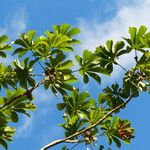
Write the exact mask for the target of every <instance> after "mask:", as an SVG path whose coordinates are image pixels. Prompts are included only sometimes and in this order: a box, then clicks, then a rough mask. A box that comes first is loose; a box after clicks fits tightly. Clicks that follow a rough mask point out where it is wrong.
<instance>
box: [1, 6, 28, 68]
mask: <svg viewBox="0 0 150 150" xmlns="http://www.w3.org/2000/svg"><path fill="white" fill-rule="evenodd" d="M4 22H5V21H4ZM26 27H27V14H26V10H25V9H24V8H20V9H19V10H17V11H16V12H14V14H13V15H12V17H11V18H10V20H9V21H8V22H5V23H4V26H0V36H1V35H3V34H5V35H7V36H9V38H10V40H13V39H16V38H17V36H18V35H19V34H20V33H22V32H24V31H25V30H26ZM13 60H14V58H13V57H12V56H11V55H9V54H8V56H7V59H1V62H2V63H4V64H5V65H8V64H10V63H11V62H12V61H13Z"/></svg>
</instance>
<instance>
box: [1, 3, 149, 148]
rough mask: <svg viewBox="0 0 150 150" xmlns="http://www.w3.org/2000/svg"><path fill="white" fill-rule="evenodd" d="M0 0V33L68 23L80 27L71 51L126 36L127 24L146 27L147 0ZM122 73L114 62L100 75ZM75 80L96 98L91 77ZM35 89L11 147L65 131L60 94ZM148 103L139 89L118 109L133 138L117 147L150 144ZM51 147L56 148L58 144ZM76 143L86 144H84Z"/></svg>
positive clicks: (128, 62)
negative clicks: (59, 107)
mask: <svg viewBox="0 0 150 150" xmlns="http://www.w3.org/2000/svg"><path fill="white" fill-rule="evenodd" d="M0 4H1V9H0V35H1V34H6V35H9V36H10V37H11V39H14V38H15V37H16V35H18V34H19V33H22V32H24V31H27V30H29V29H35V30H37V31H38V33H39V34H43V32H44V31H45V30H49V29H51V26H52V25H53V24H62V23H69V24H71V25H73V26H76V27H79V28H80V29H81V34H80V35H79V39H80V40H81V42H82V45H80V46H78V47H76V49H75V52H74V53H73V55H75V54H78V53H79V54H81V53H82V50H83V49H90V50H94V48H95V47H96V46H98V45H99V44H100V43H104V41H106V40H107V39H114V40H119V39H120V38H121V37H122V36H128V27H129V26H139V25H142V24H144V25H146V26H147V27H148V28H149V29H150V21H149V18H150V13H149V10H150V1H149V0H144V1H143V0H107V1H106V0H24V1H23V0H1V3H0ZM73 55H71V56H70V57H71V58H72V56H73ZM12 60H13V58H12V57H11V56H9V57H8V59H7V60H1V61H2V62H4V63H5V64H9V63H10V62H11V61H12ZM132 60H133V57H132V55H131V56H126V57H122V58H121V59H120V60H119V61H120V63H121V64H122V65H123V66H125V67H126V68H128V67H130V66H132V65H133V61H132ZM121 75H122V71H121V70H118V68H115V71H114V73H113V76H112V77H111V78H104V81H103V84H104V86H105V85H107V84H110V83H112V82H116V81H119V78H120V77H121ZM78 86H79V87H80V88H81V90H82V91H85V90H89V91H90V92H91V95H92V96H93V97H94V98H96V97H97V95H95V93H94V91H93V90H92V89H91V88H90V87H93V86H98V85H97V84H96V83H95V82H90V84H88V85H86V86H81V84H80V85H78ZM101 88H102V87H100V88H98V89H97V91H100V90H101ZM34 94H35V102H36V104H37V110H36V111H35V112H32V113H31V114H32V117H31V118H26V117H21V118H20V122H19V124H17V126H16V128H17V133H16V135H15V137H14V142H13V143H12V144H10V145H9V150H39V149H40V148H41V147H42V146H44V145H45V144H46V143H48V142H49V141H52V140H54V139H58V138H60V137H63V130H62V129H61V128H60V127H59V126H58V124H59V123H60V122H62V121H63V120H62V117H61V115H62V113H61V112H57V109H56V104H57V102H60V101H61V99H56V98H55V97H54V96H53V94H52V93H51V92H50V91H46V92H45V91H44V89H42V88H40V89H38V90H36V91H35V93H34ZM149 106H150V101H149V95H148V94H142V95H141V96H140V97H139V98H137V99H135V100H133V101H132V102H131V103H130V104H129V105H128V106H127V108H126V109H124V110H123V111H122V112H121V114H120V116H121V117H122V118H124V119H125V118H127V119H129V120H131V122H132V125H133V127H134V128H135V129H136V138H135V139H133V141H132V143H131V144H130V145H123V146H122V148H121V150H140V149H143V150H146V149H148V148H149V132H150V131H149V127H150V120H149V117H148V116H149V114H150V109H149ZM113 148H114V149H117V148H116V147H113ZM52 149H53V150H57V149H59V146H58V147H55V148H52ZM75 149H77V150H78V149H80V150H85V149H86V148H85V146H83V145H82V146H78V147H77V148H75ZM96 149H98V148H96Z"/></svg>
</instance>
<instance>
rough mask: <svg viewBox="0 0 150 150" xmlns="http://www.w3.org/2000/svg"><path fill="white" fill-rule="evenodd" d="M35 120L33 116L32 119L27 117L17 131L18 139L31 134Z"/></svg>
mask: <svg viewBox="0 0 150 150" xmlns="http://www.w3.org/2000/svg"><path fill="white" fill-rule="evenodd" d="M33 119H34V116H33V115H32V117H31V118H29V117H26V116H25V118H24V121H23V123H21V125H20V126H19V127H18V128H17V129H16V135H15V136H16V138H19V137H26V136H28V135H29V134H30V132H31V130H32V124H33Z"/></svg>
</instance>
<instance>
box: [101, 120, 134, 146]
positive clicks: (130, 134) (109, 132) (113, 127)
mask: <svg viewBox="0 0 150 150" xmlns="http://www.w3.org/2000/svg"><path fill="white" fill-rule="evenodd" d="M100 126H101V129H102V130H104V132H105V133H106V137H107V139H108V141H109V144H110V145H111V144H112V142H114V143H115V144H116V146H117V147H118V148H120V147H121V141H123V142H125V143H130V141H131V139H132V138H134V129H133V128H132V127H131V123H130V122H129V121H128V120H121V119H120V118H119V117H114V118H113V120H107V122H106V121H105V123H103V124H101V125H100ZM120 140H121V141H120Z"/></svg>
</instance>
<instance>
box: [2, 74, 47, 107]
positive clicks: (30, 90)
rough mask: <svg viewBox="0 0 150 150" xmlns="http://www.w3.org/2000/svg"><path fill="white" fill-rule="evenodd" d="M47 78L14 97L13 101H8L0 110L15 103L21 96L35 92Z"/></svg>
mask: <svg viewBox="0 0 150 150" xmlns="http://www.w3.org/2000/svg"><path fill="white" fill-rule="evenodd" d="M47 78H48V77H46V78H44V79H43V80H41V81H40V82H39V83H37V84H36V85H35V86H34V87H32V88H30V89H28V90H27V91H26V92H24V93H23V94H20V95H18V96H16V97H14V98H13V99H11V100H9V101H8V102H7V103H5V104H4V105H3V106H1V107H0V109H2V108H4V107H6V106H7V105H9V104H11V103H12V102H14V101H16V100H17V99H18V98H21V97H23V96H28V93H32V91H33V90H35V89H36V88H37V87H39V86H40V85H42V84H43V83H44V82H45V80H47Z"/></svg>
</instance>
